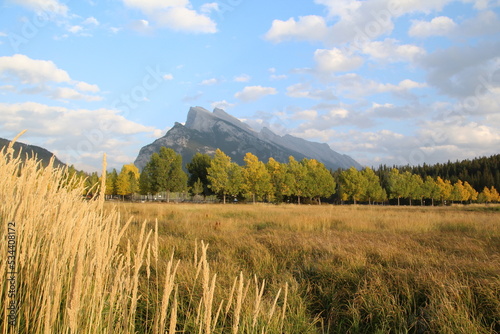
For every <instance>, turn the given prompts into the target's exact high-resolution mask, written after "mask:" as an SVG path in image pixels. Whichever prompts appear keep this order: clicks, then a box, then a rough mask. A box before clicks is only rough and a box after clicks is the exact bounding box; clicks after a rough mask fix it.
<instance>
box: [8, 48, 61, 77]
mask: <svg viewBox="0 0 500 334" xmlns="http://www.w3.org/2000/svg"><path fill="white" fill-rule="evenodd" d="M0 75H1V76H2V79H3V80H9V78H17V79H18V80H19V81H20V82H21V83H22V84H39V83H44V82H48V81H53V82H69V81H70V77H69V74H68V73H67V72H66V71H64V70H61V69H59V68H57V66H56V65H55V64H54V63H53V62H52V61H50V60H35V59H31V58H29V57H28V56H25V55H22V54H16V55H13V56H4V57H0Z"/></svg>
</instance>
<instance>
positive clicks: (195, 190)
mask: <svg viewBox="0 0 500 334" xmlns="http://www.w3.org/2000/svg"><path fill="white" fill-rule="evenodd" d="M202 192H203V182H201V180H200V179H199V178H198V180H196V182H195V183H194V184H193V186H192V187H191V193H192V194H193V195H194V196H198V195H199V194H201V193H202Z"/></svg>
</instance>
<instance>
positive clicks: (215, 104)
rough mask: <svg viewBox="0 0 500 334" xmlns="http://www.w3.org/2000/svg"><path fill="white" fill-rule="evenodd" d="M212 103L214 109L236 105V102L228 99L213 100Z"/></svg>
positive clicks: (224, 108)
mask: <svg viewBox="0 0 500 334" xmlns="http://www.w3.org/2000/svg"><path fill="white" fill-rule="evenodd" d="M210 105H211V106H212V109H215V108H219V109H223V110H227V109H230V108H232V107H234V106H235V104H234V103H229V102H227V101H226V100H222V101H216V102H212V103H211V104H210Z"/></svg>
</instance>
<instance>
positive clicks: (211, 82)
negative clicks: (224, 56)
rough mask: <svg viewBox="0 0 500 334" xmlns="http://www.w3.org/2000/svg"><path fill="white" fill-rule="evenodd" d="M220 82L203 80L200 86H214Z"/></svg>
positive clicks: (211, 79) (212, 79)
mask: <svg viewBox="0 0 500 334" xmlns="http://www.w3.org/2000/svg"><path fill="white" fill-rule="evenodd" d="M218 82H219V80H217V79H216V78H210V79H205V80H203V81H202V82H201V83H200V85H202V86H213V85H215V84H217V83H218Z"/></svg>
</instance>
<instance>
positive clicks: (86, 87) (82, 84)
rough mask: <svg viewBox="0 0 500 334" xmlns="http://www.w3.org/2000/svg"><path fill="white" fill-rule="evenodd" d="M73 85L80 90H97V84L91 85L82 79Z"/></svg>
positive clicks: (94, 91) (93, 91)
mask: <svg viewBox="0 0 500 334" xmlns="http://www.w3.org/2000/svg"><path fill="white" fill-rule="evenodd" d="M75 87H76V88H78V90H80V91H82V92H92V93H97V92H99V86H97V85H91V84H88V83H86V82H83V81H80V82H78V83H77V84H76V86H75Z"/></svg>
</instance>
